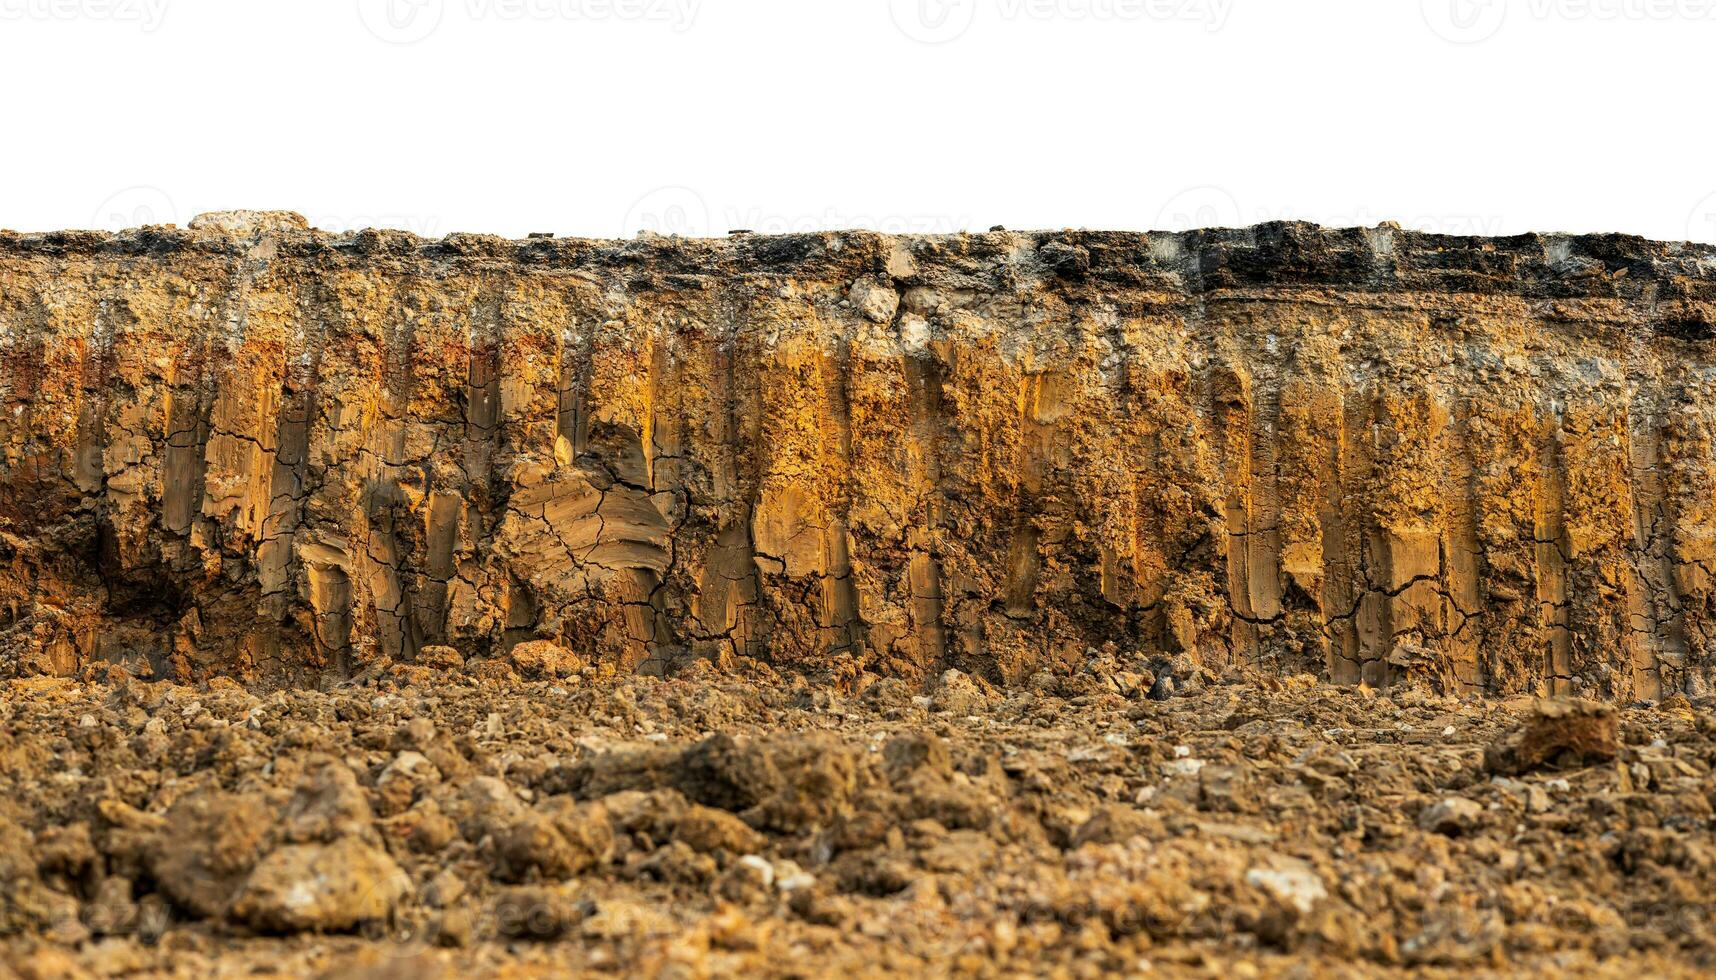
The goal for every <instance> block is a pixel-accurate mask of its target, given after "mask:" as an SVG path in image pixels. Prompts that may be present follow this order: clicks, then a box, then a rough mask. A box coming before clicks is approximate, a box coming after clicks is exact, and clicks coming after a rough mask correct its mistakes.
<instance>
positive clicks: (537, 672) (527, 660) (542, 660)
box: [508, 640, 584, 679]
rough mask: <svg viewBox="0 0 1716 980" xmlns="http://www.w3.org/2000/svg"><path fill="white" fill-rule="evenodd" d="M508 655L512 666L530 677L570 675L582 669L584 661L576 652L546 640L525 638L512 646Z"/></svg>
mask: <svg viewBox="0 0 1716 980" xmlns="http://www.w3.org/2000/svg"><path fill="white" fill-rule="evenodd" d="M508 656H509V658H510V659H511V661H512V665H513V667H514V668H516V669H517V670H518V672H519V673H520V674H523V675H524V676H525V677H530V678H537V679H547V678H554V677H570V676H572V675H573V674H576V673H579V672H580V671H582V670H583V669H584V661H583V660H582V659H581V658H580V657H579V656H578V655H577V654H575V653H573V652H572V651H570V650H568V649H566V648H565V647H563V646H560V645H559V644H557V643H551V642H549V641H547V640H527V641H525V642H524V643H520V644H519V645H518V646H515V647H513V648H512V653H510V654H509V655H508Z"/></svg>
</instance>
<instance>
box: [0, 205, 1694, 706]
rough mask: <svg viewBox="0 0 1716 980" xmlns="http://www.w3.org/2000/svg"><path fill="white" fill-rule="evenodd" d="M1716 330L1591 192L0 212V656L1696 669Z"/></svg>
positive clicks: (1528, 690)
mask: <svg viewBox="0 0 1716 980" xmlns="http://www.w3.org/2000/svg"><path fill="white" fill-rule="evenodd" d="M1712 336H1716V274H1713V272H1712V266H1711V261H1710V255H1709V250H1708V249H1706V248H1704V247H1702V246H1695V245H1673V244H1661V243H1653V242H1645V241H1642V240H1639V239H1636V238H1628V237H1625V236H1617V235H1589V236H1557V235H1520V236H1516V237H1512V238H1505V239H1484V238H1459V237H1448V236H1434V235H1423V234H1418V233H1414V232H1407V231H1402V230H1401V229H1398V228H1393V227H1388V226H1383V227H1378V228H1369V229H1341V230H1336V229H1324V228H1317V227H1314V226H1310V225H1303V224H1271V225H1264V226H1259V227H1257V228H1251V229H1242V230H1221V231H1208V232H1193V233H1187V234H1125V233H1105V232H1077V231H1067V232H1030V233H1015V232H1004V231H997V232H992V233H989V234H981V235H947V236H897V237H896V236H886V235H877V234H872V233H867V232H851V233H828V234H815V235H788V236H755V235H736V236H732V237H730V238H727V239H720V240H697V241H688V240H682V239H664V238H659V237H657V238H645V239H640V240H638V241H632V242H611V241H607V242H604V241H583V240H566V239H531V240H527V241H505V240H503V239H500V238H495V237H492V236H482V235H465V234H457V235H450V236H448V237H447V238H445V239H443V240H440V241H427V240H423V239H419V238H416V237H414V236H411V235H408V234H404V233H401V232H377V231H368V232H361V233H354V234H344V235H330V234H326V233H320V232H315V231H312V230H309V229H307V228H305V227H304V223H303V220H302V219H301V218H297V217H296V216H290V215H280V214H262V215H258V214H253V213H252V214H228V215H215V216H205V217H204V218H202V219H199V220H197V221H195V222H193V223H192V227H190V228H188V229H177V228H144V229H137V230H133V231H130V232H126V233H123V234H119V235H107V234H98V233H93V232H89V233H78V232H66V233H57V234H43V235H18V234H14V233H10V232H0V567H4V568H5V570H6V573H7V574H6V575H5V576H3V577H0V610H4V613H3V615H0V676H37V675H43V674H48V675H60V676H71V675H74V674H76V673H77V672H78V671H80V670H81V669H83V668H85V667H87V666H89V665H92V664H93V665H102V664H120V665H123V666H124V667H125V668H126V669H127V670H128V671H130V672H132V673H133V674H134V675H136V676H140V677H145V678H150V679H171V680H174V681H177V682H179V683H196V682H200V681H206V680H207V679H209V678H211V677H214V676H230V677H235V678H238V679H241V680H243V681H245V682H246V683H266V684H280V683H289V684H301V685H306V686H314V685H317V684H322V683H337V682H340V681H342V680H345V679H347V678H349V677H350V676H352V675H353V674H355V673H358V672H361V671H362V670H364V669H366V668H368V667H370V666H371V665H374V664H377V663H379V662H381V661H382V660H384V659H388V658H391V659H394V660H404V659H409V658H410V657H412V656H413V655H414V654H416V653H417V652H418V651H419V650H421V649H422V648H424V647H426V646H435V645H450V646H453V647H457V648H458V649H460V650H461V651H463V652H464V653H466V654H468V655H471V656H504V655H506V654H508V653H509V652H510V651H511V650H512V648H513V647H514V646H516V645H517V644H519V643H521V642H531V641H552V642H555V643H558V644H560V645H562V646H566V647H569V648H572V649H573V650H574V651H575V652H576V653H577V654H579V656H581V657H583V658H585V659H587V660H590V661H592V662H599V663H608V664H613V665H615V666H616V667H618V668H619V669H620V670H621V671H622V672H642V673H651V674H658V675H659V674H672V673H673V672H674V671H676V670H679V669H682V668H683V667H685V666H686V665H688V664H691V663H694V662H698V661H705V660H708V661H715V662H717V663H719V664H721V665H722V666H723V667H724V668H725V669H734V668H736V667H739V666H742V665H743V664H745V663H747V662H756V663H759V664H764V665H767V666H770V667H772V668H774V669H777V670H793V669H799V670H810V671H814V670H820V669H822V668H823V667H825V666H827V665H828V664H830V663H833V662H836V661H839V662H842V663H844V664H845V668H844V669H847V670H849V671H850V672H851V673H852V674H854V675H855V674H856V673H858V672H861V671H863V672H870V673H874V674H878V675H882V676H893V677H900V678H905V679H910V680H919V679H922V678H925V677H934V676H936V675H937V674H939V673H940V672H941V671H943V670H945V669H947V668H949V667H954V668H958V669H960V670H963V671H965V672H967V673H970V674H972V675H975V676H981V677H984V678H986V679H988V680H990V681H993V682H995V683H998V684H1007V685H1015V686H1016V685H1018V684H1021V683H1023V682H1024V681H1025V679H1026V678H1028V677H1030V676H1031V675H1032V674H1034V673H1036V672H1037V671H1038V670H1044V669H1047V670H1050V671H1053V672H1063V673H1064V672H1066V671H1068V670H1070V669H1071V668H1072V667H1073V666H1074V665H1076V664H1077V662H1078V661H1079V659H1080V657H1081V656H1082V655H1083V651H1084V650H1085V649H1086V648H1088V647H1093V646H1095V647H1100V646H1102V645H1103V644H1104V643H1107V642H1115V643H1117V644H1119V645H1120V646H1121V647H1122V648H1124V649H1140V650H1146V651H1151V652H1153V653H1159V654H1163V655H1170V656H1175V657H1186V658H1191V659H1194V660H1196V661H1198V662H1201V663H1202V664H1204V665H1206V666H1210V667H1212V668H1214V669H1218V670H1220V669H1225V668H1226V667H1228V666H1245V667H1251V668H1255V669H1258V670H1261V671H1263V672H1266V673H1273V674H1275V675H1276V676H1279V677H1288V676H1294V675H1297V674H1300V673H1311V674H1314V675H1317V676H1319V677H1321V678H1324V679H1326V680H1329V681H1332V682H1335V683H1346V684H1356V683H1359V682H1361V681H1363V682H1366V683H1369V684H1371V685H1372V686H1376V687H1379V688H1380V687H1386V686H1387V685H1388V684H1390V683H1393V682H1395V681H1396V680H1399V679H1400V678H1401V677H1402V676H1403V675H1408V674H1422V675H1427V676H1429V677H1432V678H1434V679H1435V680H1436V681H1437V682H1438V683H1439V684H1441V685H1442V686H1443V688H1444V689H1447V690H1451V691H1460V692H1466V691H1473V692H1484V693H1489V694H1495V695H1499V696H1513V695H1518V694H1532V693H1571V694H1580V695H1583V696H1587V697H1594V698H1597V699H1602V700H1614V701H1628V700H1636V699H1645V698H1661V697H1666V696H1669V695H1672V694H1676V693H1679V694H1685V695H1687V696H1688V697H1694V698H1696V697H1702V696H1706V695H1708V694H1709V693H1710V691H1711V690H1712V687H1711V684H1712V669H1713V667H1716V629H1713V627H1712V622H1713V620H1712V613H1713V611H1716V581H1713V580H1712V579H1711V569H1712V568H1716V536H1713V535H1712V533H1711V531H1710V528H1711V526H1712V521H1713V519H1716V504H1713V500H1716V490H1713V488H1716V399H1713V398H1712V397H1711V392H1712V390H1716V389H1713V387H1712V380H1713V379H1716V362H1713V359H1712V357H1711V351H1712V345H1711V337H1712Z"/></svg>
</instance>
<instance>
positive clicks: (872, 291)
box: [846, 279, 900, 323]
mask: <svg viewBox="0 0 1716 980" xmlns="http://www.w3.org/2000/svg"><path fill="white" fill-rule="evenodd" d="M846 298H847V299H849V300H851V301H852V305H853V306H854V307H856V308H857V309H858V312H860V313H862V314H864V318H865V319H867V320H869V321H871V322H872V323H888V322H890V321H892V320H893V319H894V314H895V313H896V312H898V311H899V308H900V294H899V293H896V292H894V291H893V290H892V289H889V288H888V287H886V286H879V285H877V284H876V283H874V282H872V281H870V280H869V279H860V280H858V281H857V282H855V283H853V284H852V289H851V291H850V292H848V293H847V296H846Z"/></svg>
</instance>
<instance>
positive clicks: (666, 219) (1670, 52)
mask: <svg viewBox="0 0 1716 980" xmlns="http://www.w3.org/2000/svg"><path fill="white" fill-rule="evenodd" d="M1713 56H1716V0H0V77H3V78H4V82H5V96H4V99H3V101H0V106H3V108H0V111H3V112H4V114H5V116H6V119H5V126H4V130H3V131H4V133H5V134H6V136H5V143H4V144H3V145H0V179H3V181H4V183H3V185H0V186H3V187H4V195H3V197H0V227H4V228H12V229H16V230H20V231H40V230H48V229H55V228H75V227H101V228H122V227H128V226H133V225H137V224H142V223H149V222H173V223H179V224H183V223H185V222H187V221H189V219H190V218H191V217H192V216H193V215H194V214H196V213H198V212H201V211H206V210H219V209H228V208H245V207H248V208H287V209H292V210H297V211H300V212H302V213H303V214H305V215H307V216H308V217H309V218H310V219H311V220H312V222H313V223H314V224H316V225H317V226H319V227H323V228H327V229H330V230H338V229H344V228H349V227H357V226H365V225H378V226H389V227H398V228H405V229H408V230H411V231H415V232H417V233H419V234H423V235H429V236H440V235H444V234H446V233H448V232H451V231H484V232H496V233H501V234H505V235H508V236H522V235H524V234H525V233H527V232H532V231H547V232H555V233H559V234H563V235H566V234H571V235H585V236H596V237H614V236H630V235H633V234H635V233H636V232H637V231H639V230H640V229H643V228H650V229H652V230H657V231H667V232H681V233H691V234H716V235H719V234H724V233H725V232H727V231H728V230H729V229H732V228H749V229H752V230H756V231H785V230H807V229H816V228H831V227H868V228H875V229H880V230H887V231H922V232H930V231H956V230H961V229H974V230H981V229H984V228H987V227H989V226H990V225H994V224H1002V225H1005V226H1007V227H1009V228H1014V229H1024V228H1060V227H1088V228H1121V229H1134V230H1144V229H1151V228H1183V227H1188V226H1194V225H1233V224H1249V223H1251V222H1254V221H1261V220H1270V219H1275V218H1296V219H1305V220H1313V221H1321V222H1324V223H1328V224H1340V225H1352V224H1366V225H1369V224H1375V223H1377V222H1380V221H1383V220H1397V221H1400V222H1401V223H1403V224H1405V225H1408V226H1415V227H1420V228H1425V229H1428V230H1436V231H1445V232H1451V233H1489V234H1505V233H1514V232H1523V231H1532V230H1536V231H1572V232H1586V231H1625V232H1632V233H1636V234H1642V235H1646V236H1650V237H1653V238H1665V239H1681V238H1693V239H1697V240H1700V241H1705V242H1716V154H1713V153H1712V150H1713V149H1716V99H1713V98H1712V95H1713V91H1716V84H1713V82H1712V78H1713V75H1712V66H1713V64H1716V58H1713Z"/></svg>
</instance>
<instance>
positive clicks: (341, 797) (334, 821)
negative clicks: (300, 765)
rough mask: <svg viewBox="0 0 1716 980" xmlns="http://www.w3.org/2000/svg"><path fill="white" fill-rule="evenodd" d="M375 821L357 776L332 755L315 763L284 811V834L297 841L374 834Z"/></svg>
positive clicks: (282, 823) (282, 826)
mask: <svg viewBox="0 0 1716 980" xmlns="http://www.w3.org/2000/svg"><path fill="white" fill-rule="evenodd" d="M374 823H375V814H374V813H372V812H371V811H370V808H369V799H368V797H366V796H365V795H364V791H363V787H361V786H359V785H358V781H357V776H356V775H354V774H353V773H352V771H351V769H350V768H349V767H348V766H346V765H345V764H344V763H342V762H338V761H335V760H333V759H323V760H320V761H319V762H317V763H314V764H313V768H311V769H310V771H309V772H308V773H307V774H306V775H305V776H304V778H303V779H302V780H301V781H300V782H299V783H298V788H297V789H296V790H295V791H294V792H293V793H292V798H291V799H290V800H288V801H287V803H286V810H285V812H284V813H283V814H282V815H281V830H282V836H283V838H284V839H285V840H287V841H291V842H292V843H295V844H302V843H308V842H311V841H321V842H324V843H325V842H327V841H331V840H334V839H335V838H338V837H346V836H354V837H373V836H374Z"/></svg>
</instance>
